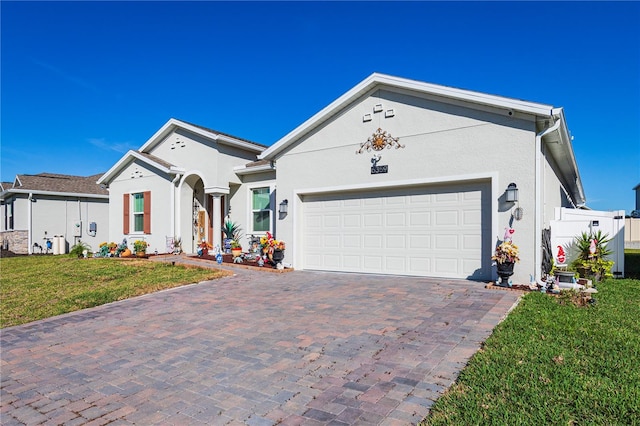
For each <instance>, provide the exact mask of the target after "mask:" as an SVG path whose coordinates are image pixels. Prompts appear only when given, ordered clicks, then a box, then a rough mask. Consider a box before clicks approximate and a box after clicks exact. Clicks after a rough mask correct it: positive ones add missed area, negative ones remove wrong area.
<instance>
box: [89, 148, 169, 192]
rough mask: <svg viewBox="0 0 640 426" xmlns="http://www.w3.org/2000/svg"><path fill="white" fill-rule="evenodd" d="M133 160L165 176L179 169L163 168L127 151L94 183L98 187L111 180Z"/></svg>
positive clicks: (137, 153)
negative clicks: (153, 168)
mask: <svg viewBox="0 0 640 426" xmlns="http://www.w3.org/2000/svg"><path fill="white" fill-rule="evenodd" d="M133 159H137V160H140V161H142V162H144V163H147V164H149V165H150V166H153V167H155V168H157V169H158V170H160V171H161V172H163V173H167V174H175V173H176V172H177V171H179V170H180V169H177V168H175V167H170V168H167V167H165V166H163V165H162V164H160V163H158V162H155V161H153V160H151V159H149V158H147V157H145V156H144V155H142V154H141V153H140V152H138V151H133V150H129V151H128V152H127V153H126V154H125V155H124V156H123V157H122V158H121V159H120V160H118V162H117V163H116V164H114V165H113V167H111V168H110V169H109V170H108V171H107V172H106V173H105V174H103V175H102V176H100V179H98V180H97V181H96V183H97V184H98V185H101V184H103V183H104V182H106V181H109V180H110V179H111V177H112V175H115V174H116V172H119V171H120V170H121V169H123V168H124V167H125V166H126V165H128V164H129V163H130V162H132V161H133ZM172 169H173V170H172Z"/></svg>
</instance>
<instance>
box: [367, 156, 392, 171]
mask: <svg viewBox="0 0 640 426" xmlns="http://www.w3.org/2000/svg"><path fill="white" fill-rule="evenodd" d="M381 158H382V155H374V156H373V158H372V159H371V174H372V175H377V174H380V173H387V172H389V166H388V165H386V164H385V165H384V166H378V161H380V159H381Z"/></svg>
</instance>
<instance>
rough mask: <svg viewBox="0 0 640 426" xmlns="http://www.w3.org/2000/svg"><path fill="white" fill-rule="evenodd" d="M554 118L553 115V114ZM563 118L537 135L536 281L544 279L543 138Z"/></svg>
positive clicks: (553, 129) (556, 127)
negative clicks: (542, 272)
mask: <svg viewBox="0 0 640 426" xmlns="http://www.w3.org/2000/svg"><path fill="white" fill-rule="evenodd" d="M552 118H553V115H552ZM561 123H562V121H561V120H557V121H556V122H555V124H554V125H553V126H551V127H547V128H546V129H544V130H543V131H541V132H540V133H538V134H537V135H536V185H535V191H536V205H535V226H534V228H535V231H534V232H535V236H534V241H535V243H534V244H535V251H534V256H533V259H534V265H535V268H536V269H535V271H534V276H535V279H536V281H539V280H541V279H542V274H541V267H542V138H543V137H544V136H546V135H548V134H549V133H551V132H555V131H556V130H558V129H559V128H560V124H561Z"/></svg>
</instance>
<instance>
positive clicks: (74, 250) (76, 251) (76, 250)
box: [69, 241, 91, 257]
mask: <svg viewBox="0 0 640 426" xmlns="http://www.w3.org/2000/svg"><path fill="white" fill-rule="evenodd" d="M85 250H86V251H87V253H91V246H90V245H89V244H87V243H84V242H82V241H78V243H77V244H76V245H75V246H73V247H71V250H70V251H69V254H72V255H74V256H76V257H84V254H83V252H84V251H85Z"/></svg>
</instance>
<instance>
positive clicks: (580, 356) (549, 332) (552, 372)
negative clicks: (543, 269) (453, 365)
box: [421, 279, 640, 426]
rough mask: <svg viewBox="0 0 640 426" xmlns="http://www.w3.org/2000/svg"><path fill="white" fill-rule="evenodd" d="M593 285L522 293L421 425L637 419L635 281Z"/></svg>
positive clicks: (639, 309) (639, 331)
mask: <svg viewBox="0 0 640 426" xmlns="http://www.w3.org/2000/svg"><path fill="white" fill-rule="evenodd" d="M598 291H599V293H598V294H596V295H595V297H596V302H597V303H596V304H595V305H592V306H587V307H577V306H575V305H573V304H572V303H567V302H569V300H568V298H567V297H564V298H558V299H556V298H555V297H551V296H548V295H543V294H540V293H530V294H527V295H526V296H525V297H524V299H523V300H522V301H521V303H520V304H519V305H518V306H517V307H516V309H514V311H513V312H511V314H510V315H509V316H508V317H507V318H506V319H505V321H504V322H502V323H501V324H500V325H499V326H498V327H496V329H495V330H494V333H493V334H492V335H491V337H490V338H489V339H488V340H487V341H486V343H485V345H484V346H483V348H482V349H481V350H480V351H479V352H478V353H477V354H476V355H475V356H474V357H473V358H472V359H471V361H470V362H469V364H468V365H467V367H466V368H465V369H464V370H463V371H462V372H461V374H460V376H459V377H458V380H457V381H456V383H455V384H454V385H453V386H452V387H451V389H449V391H448V392H447V393H446V394H445V395H443V396H442V397H441V398H440V399H439V400H438V401H437V402H436V403H435V404H434V405H433V407H432V409H431V411H430V414H429V416H428V417H427V418H426V419H425V420H424V421H423V422H422V423H421V425H422V426H426V425H451V424H465V425H470V424H496V425H539V424H558V425H560V424H564V425H574V424H607V425H610V424H611V425H613V424H640V366H639V365H638V360H639V359H640V322H638V318H639V317H640V281H638V280H630V279H625V280H608V281H606V282H603V283H601V284H599V285H598Z"/></svg>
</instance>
